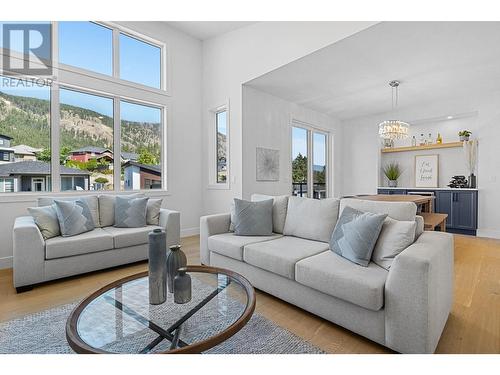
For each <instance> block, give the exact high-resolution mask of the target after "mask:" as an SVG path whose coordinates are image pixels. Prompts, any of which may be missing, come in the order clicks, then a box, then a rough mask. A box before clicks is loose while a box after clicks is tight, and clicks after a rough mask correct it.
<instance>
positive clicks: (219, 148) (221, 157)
mask: <svg viewBox="0 0 500 375" xmlns="http://www.w3.org/2000/svg"><path fill="white" fill-rule="evenodd" d="M215 128H216V140H215V142H216V147H215V148H216V159H217V176H216V178H217V183H218V184H223V183H226V182H227V111H226V110H223V111H219V112H217V113H216V114H215Z"/></svg>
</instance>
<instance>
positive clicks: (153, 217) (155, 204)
mask: <svg viewBox="0 0 500 375" xmlns="http://www.w3.org/2000/svg"><path fill="white" fill-rule="evenodd" d="M162 202H163V199H162V198H159V199H153V198H149V200H148V205H147V211H146V222H147V224H148V225H159V224H160V209H161V203H162Z"/></svg>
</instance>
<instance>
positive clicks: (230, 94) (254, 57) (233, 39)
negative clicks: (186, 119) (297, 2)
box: [202, 22, 375, 214]
mask: <svg viewBox="0 0 500 375" xmlns="http://www.w3.org/2000/svg"><path fill="white" fill-rule="evenodd" d="M373 24H375V23H374V22H260V23H256V24H253V25H251V26H247V27H244V28H241V29H238V30H235V31H233V32H230V33H227V34H224V35H221V36H219V37H216V38H213V39H209V40H207V41H205V42H204V43H203V107H202V111H203V115H202V116H203V124H202V126H203V155H202V163H203V165H202V166H203V180H202V183H203V185H202V186H203V212H204V213H205V214H208V213H215V212H224V211H227V210H228V208H229V204H230V201H231V199H232V198H233V197H241V196H242V195H243V185H242V183H243V159H242V149H243V148H242V142H243V138H242V137H243V133H242V84H244V83H245V82H247V81H249V80H251V79H253V78H256V77H258V76H260V75H262V74H265V73H268V72H269V71H271V70H273V69H276V68H278V67H280V66H282V65H285V64H287V63H289V62H291V61H293V60H296V59H298V58H300V57H303V56H305V55H307V54H309V53H311V52H314V51H316V50H318V49H320V48H323V47H325V46H327V45H329V44H332V43H335V42H337V41H339V40H341V39H343V38H346V37H347V36H349V35H352V34H354V33H356V32H359V31H361V30H363V29H365V28H367V27H369V26H371V25H373ZM226 102H229V106H230V110H229V120H230V125H229V126H230V189H228V190H220V189H209V188H208V174H207V170H208V165H207V163H208V161H207V160H208V155H207V153H208V151H207V150H208V144H209V131H211V126H210V118H211V116H210V113H209V110H210V109H212V108H214V107H216V106H219V105H221V104H224V103H226Z"/></svg>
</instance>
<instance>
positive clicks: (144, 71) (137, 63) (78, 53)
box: [0, 22, 161, 123]
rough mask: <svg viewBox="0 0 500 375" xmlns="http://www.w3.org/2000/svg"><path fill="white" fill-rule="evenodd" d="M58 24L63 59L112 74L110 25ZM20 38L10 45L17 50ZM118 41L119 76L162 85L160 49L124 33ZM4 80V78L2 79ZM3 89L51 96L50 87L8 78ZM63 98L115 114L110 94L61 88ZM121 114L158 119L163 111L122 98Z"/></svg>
mask: <svg viewBox="0 0 500 375" xmlns="http://www.w3.org/2000/svg"><path fill="white" fill-rule="evenodd" d="M9 23H13V22H9ZM19 23H26V22H19ZM30 23H31V22H30ZM4 24H5V22H0V26H2V27H0V34H1V35H0V46H3V25H4ZM58 28H59V32H58V35H59V60H60V62H61V63H64V64H67V65H74V66H77V67H80V68H84V69H88V70H92V71H95V72H98V73H101V74H106V75H111V74H112V53H113V47H112V31H111V29H108V28H106V27H104V26H101V25H97V24H95V23H92V22H58ZM30 35H31V33H30ZM33 35H34V40H30V45H35V44H36V43H39V42H40V41H39V40H38V39H39V38H40V37H39V35H37V33H33ZM20 40H21V38H20V37H19V34H15V35H14V36H13V37H12V38H11V45H12V46H13V48H14V49H16V50H18V51H21V50H22V48H21V45H20ZM119 43H120V78H122V79H126V80H129V81H133V82H138V83H142V84H145V85H148V86H152V87H156V88H160V86H161V85H160V81H161V73H160V71H161V49H160V48H158V47H156V46H153V45H151V44H148V43H145V42H142V41H139V40H137V39H135V38H132V37H130V36H128V35H125V34H120V42H119ZM2 81H4V80H3V79H2ZM9 86H10V85H9ZM0 90H1V91H3V92H5V93H7V94H10V95H20V96H26V97H33V98H38V99H44V100H48V99H49V97H50V92H49V89H48V88H46V87H29V88H27V87H19V86H18V87H7V85H6V84H5V82H0ZM60 101H61V103H65V104H71V105H74V106H80V107H82V108H87V109H90V110H93V111H95V112H98V113H101V114H103V115H107V116H112V115H113V105H112V101H111V105H110V104H109V103H110V99H108V98H103V97H99V96H95V95H90V94H84V93H80V92H76V91H71V90H65V89H61V91H60ZM121 118H122V119H123V120H128V121H139V122H153V123H154V122H157V123H159V122H160V121H161V111H160V110H159V109H157V108H151V107H147V106H143V105H136V104H132V103H126V102H122V105H121Z"/></svg>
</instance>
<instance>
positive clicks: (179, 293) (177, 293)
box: [174, 268, 191, 304]
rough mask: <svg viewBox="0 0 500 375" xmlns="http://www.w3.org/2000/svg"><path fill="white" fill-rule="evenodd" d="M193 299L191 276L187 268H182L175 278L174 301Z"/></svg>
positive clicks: (182, 301) (181, 301)
mask: <svg viewBox="0 0 500 375" xmlns="http://www.w3.org/2000/svg"><path fill="white" fill-rule="evenodd" d="M189 301H191V276H189V275H188V274H187V273H186V269H185V268H180V269H179V272H178V273H177V276H175V278H174V302H175V303H179V304H182V303H188V302H189Z"/></svg>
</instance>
